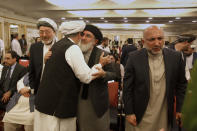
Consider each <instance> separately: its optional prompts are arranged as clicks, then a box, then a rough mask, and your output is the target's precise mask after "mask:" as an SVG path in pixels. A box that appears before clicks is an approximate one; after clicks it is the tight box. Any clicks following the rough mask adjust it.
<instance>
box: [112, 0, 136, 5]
mask: <svg viewBox="0 0 197 131" xmlns="http://www.w3.org/2000/svg"><path fill="white" fill-rule="evenodd" d="M111 1H113V2H115V3H117V4H121V5H128V4H131V3H132V2H134V1H136V0H111Z"/></svg>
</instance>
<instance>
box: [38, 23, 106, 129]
mask: <svg viewBox="0 0 197 131" xmlns="http://www.w3.org/2000/svg"><path fill="white" fill-rule="evenodd" d="M84 28H85V23H84V22H83V21H70V22H64V23H62V24H61V26H60V29H59V30H60V31H61V32H62V33H63V34H64V35H65V38H63V39H61V40H60V41H58V42H57V43H55V44H54V45H53V47H52V48H51V52H52V55H51V56H50V59H48V60H47V61H46V63H45V69H44V72H43V76H42V80H41V83H40V86H39V88H38V92H37V95H36V99H35V108H36V111H35V120H34V130H35V131H76V113H77V105H78V95H79V88H80V82H83V83H90V82H91V81H92V80H94V79H96V78H98V77H101V76H103V73H104V71H103V70H102V68H101V67H102V66H103V65H104V64H105V61H104V60H105V59H104V58H103V57H102V58H103V59H101V60H103V62H104V63H103V62H101V61H100V62H101V64H96V65H95V66H93V67H92V69H90V68H89V67H88V65H87V64H86V63H85V60H84V57H83V54H82V52H81V50H80V48H79V47H78V46H77V45H76V44H78V43H79V41H80V39H81V36H80V32H82V31H83V30H84ZM101 79H102V78H101Z"/></svg>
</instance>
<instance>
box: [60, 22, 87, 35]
mask: <svg viewBox="0 0 197 131" xmlns="http://www.w3.org/2000/svg"><path fill="white" fill-rule="evenodd" d="M85 25H86V24H85V22H84V21H69V22H63V23H62V24H61V25H60V27H59V31H60V32H61V33H62V34H64V35H69V34H74V33H78V32H82V31H83V30H84V28H85Z"/></svg>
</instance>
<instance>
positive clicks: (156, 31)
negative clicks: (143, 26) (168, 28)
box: [144, 28, 164, 37]
mask: <svg viewBox="0 0 197 131" xmlns="http://www.w3.org/2000/svg"><path fill="white" fill-rule="evenodd" d="M158 36H159V37H163V36H164V33H163V31H162V30H161V29H158V28H152V29H148V30H146V32H145V33H144V37H158Z"/></svg>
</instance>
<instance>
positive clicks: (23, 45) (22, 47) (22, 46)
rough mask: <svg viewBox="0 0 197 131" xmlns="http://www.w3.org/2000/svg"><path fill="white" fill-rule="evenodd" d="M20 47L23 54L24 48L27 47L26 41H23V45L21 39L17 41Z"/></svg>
mask: <svg viewBox="0 0 197 131" xmlns="http://www.w3.org/2000/svg"><path fill="white" fill-rule="evenodd" d="M19 43H20V46H21V50H22V52H23V53H24V52H25V51H26V47H27V41H26V39H24V43H23V39H20V40H19Z"/></svg>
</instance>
